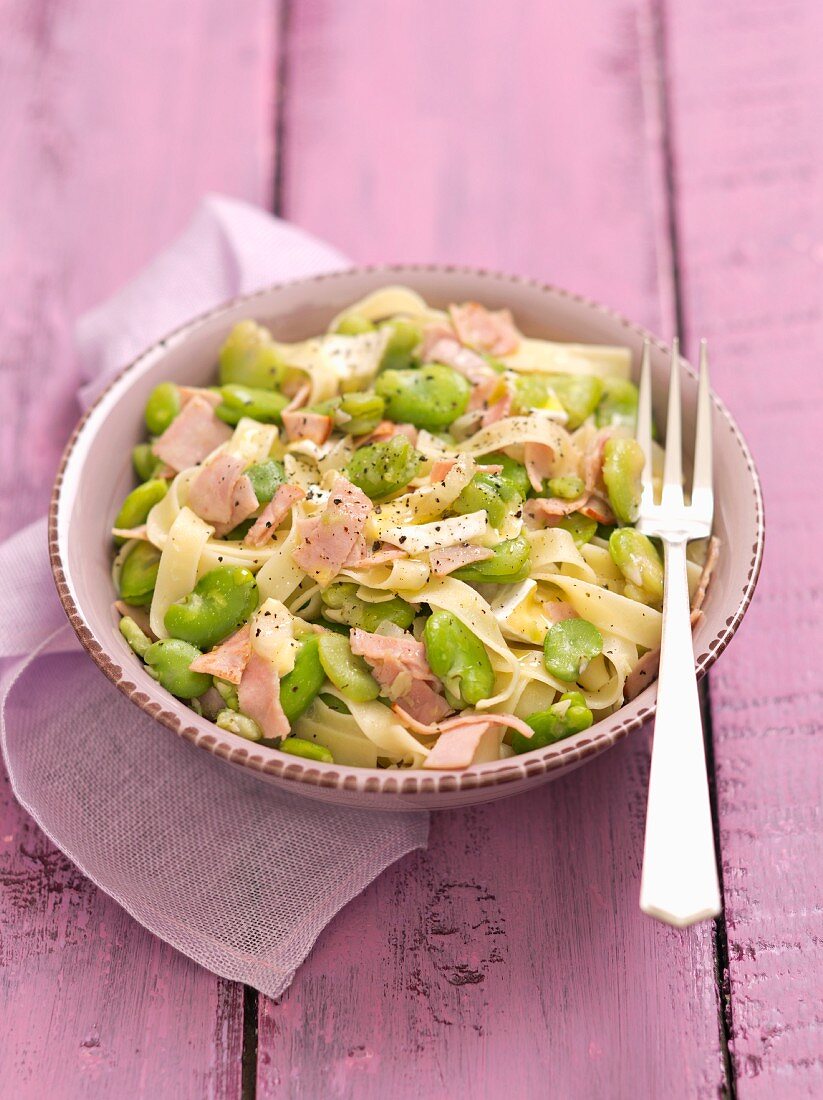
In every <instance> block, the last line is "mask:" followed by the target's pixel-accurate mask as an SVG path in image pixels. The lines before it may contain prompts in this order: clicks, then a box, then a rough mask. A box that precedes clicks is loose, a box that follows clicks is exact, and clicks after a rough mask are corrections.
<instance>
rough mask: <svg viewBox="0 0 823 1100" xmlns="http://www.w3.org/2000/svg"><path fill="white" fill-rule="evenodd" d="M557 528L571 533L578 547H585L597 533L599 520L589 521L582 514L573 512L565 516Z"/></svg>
mask: <svg viewBox="0 0 823 1100" xmlns="http://www.w3.org/2000/svg"><path fill="white" fill-rule="evenodd" d="M557 526H558V527H562V528H563V530H564V531H568V532H569V534H570V535H571V537H572V538H573V539H574V542H575V545H576V546H585V545H586V543H587V542H591V540H592V539H593V538H594V536H595V534H596V533H597V520H596V519H589V517H588V516H584V515H583V514H582V513H581V512H572V513H571V515H568V516H563V518H562V519H561V520H560V523H558V525H557Z"/></svg>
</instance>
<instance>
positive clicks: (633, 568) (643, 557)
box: [609, 527, 663, 607]
mask: <svg viewBox="0 0 823 1100" xmlns="http://www.w3.org/2000/svg"><path fill="white" fill-rule="evenodd" d="M609 553H610V554H611V556H612V561H613V562H614V564H615V565H616V566H617V568H618V569H619V570H620V572H621V573H622V574H623V576H624V577H625V578H626V584H625V587H624V592H625V595H627V596H628V597H629V598H630V599H634V600H639V601H640V602H641V603H646V604H651V605H652V606H658V607H659V606H660V604H661V603H662V601H663V563H662V561H661V560H660V555H659V554H658V553H657V550H656V549H655V548H654V544H653V543H652V542H651V540H650V539H648V538H647V537H646V536H645V535H642V534H641V533H640V532H639V531H636V530H635V528H634V527H618V528H617V529H616V530H615V531H613V532H612V535H611V538H610V539H609Z"/></svg>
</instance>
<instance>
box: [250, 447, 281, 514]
mask: <svg viewBox="0 0 823 1100" xmlns="http://www.w3.org/2000/svg"><path fill="white" fill-rule="evenodd" d="M246 477H247V478H248V479H249V481H250V482H251V487H252V489H254V495H255V496H256V497H257V499H258V501H259V502H260V504H268V503H269V501H270V500H271V498H272V497H273V496H274V494H275V493H276V492H277V490H278V489H279V488H280V486H281V485H284V484H285V481H286V471H285V469H284V468H283V463H282V462H278V460H277V459H276V458H270V459H268V460H267V461H266V462H255V463H254V465H253V466H249V467H248V469H247V470H246Z"/></svg>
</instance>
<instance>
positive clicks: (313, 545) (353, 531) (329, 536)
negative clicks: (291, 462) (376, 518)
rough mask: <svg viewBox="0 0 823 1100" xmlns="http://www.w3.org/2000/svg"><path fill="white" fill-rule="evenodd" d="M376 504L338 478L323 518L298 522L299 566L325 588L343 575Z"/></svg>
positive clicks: (297, 559)
mask: <svg viewBox="0 0 823 1100" xmlns="http://www.w3.org/2000/svg"><path fill="white" fill-rule="evenodd" d="M371 511H372V504H371V501H370V500H369V498H368V497H367V496H366V494H365V493H364V492H362V491H361V490H360V489H358V488H356V487H355V486H354V485H352V484H351V482H349V481H347V480H346V479H345V478H344V477H338V478H336V480H335V482H334V484H333V485H332V487H331V491H330V493H329V498H328V501H327V502H326V507H325V508H324V510H323V512H322V513H321V514H320V515H319V516H313V517H311V518H303V519H300V520H298V522H297V537H298V540H299V545H298V547H297V549H296V550H295V551H294V552H293V554H292V557H293V558H294V561H295V563H296V564H297V565H298V566H299V567H300V568H301V569H302V570H303V572H304V573H308V574H309V576H312V577H314V579H315V580H316V581H317V582H318V584H321V585H327V584H328V583H329V582H330V581H331V580H332V579H333V578H334V577H336V576H337V574H338V573H339V572H340V570H341V568H342V567H343V565H344V564H345V563H346V561H347V560H348V558H349V555H350V554H351V553H352V551H353V550H354V548H355V546H357V545H359V543H358V539H359V537H360V536H361V535H362V534H363V530H364V528H365V526H366V521H367V520H368V518H369V516H370V515H371Z"/></svg>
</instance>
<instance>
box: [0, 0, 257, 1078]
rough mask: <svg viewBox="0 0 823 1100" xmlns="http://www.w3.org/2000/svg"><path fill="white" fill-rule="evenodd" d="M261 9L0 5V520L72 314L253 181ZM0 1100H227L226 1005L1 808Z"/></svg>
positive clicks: (211, 981)
mask: <svg viewBox="0 0 823 1100" xmlns="http://www.w3.org/2000/svg"><path fill="white" fill-rule="evenodd" d="M275 8H276V5H275V4H271V3H269V2H268V0H236V2H235V3H233V4H231V5H226V4H223V3H222V2H221V0H188V2H187V3H185V4H182V5H179V6H178V8H177V9H176V11H175V12H174V14H172V13H171V12H170V11H169V9H168V7H167V5H164V4H162V3H160V2H157V0H153V2H150V0H146V2H143V3H141V4H119V3H118V4H111V3H107V2H106V0H83V2H80V3H74V4H59V5H55V4H51V3H45V2H38V3H30V2H28V0H9V2H8V3H5V4H3V5H2V6H0V102H2V103H3V104H4V109H3V110H2V112H0V240H1V241H2V248H0V298H1V299H2V302H3V310H2V315H0V341H2V347H3V368H4V380H5V381H4V393H5V395H6V398H7V399H8V397H9V396H10V395H11V394H12V393H13V394H14V395H15V405H14V409H13V411H10V410H9V409H8V408H7V409H6V413H5V415H4V417H3V418H2V421H0V457H2V461H0V525H1V526H2V530H3V531H4V532H9V531H11V530H13V529H15V528H16V527H17V526H19V525H20V524H21V523H23V522H25V521H27V520H28V519H30V518H33V517H34V516H35V515H37V514H39V513H41V512H42V511H43V510H44V507H45V504H46V501H47V499H48V492H49V487H50V484H51V480H52V476H53V471H54V469H55V466H56V462H57V457H58V455H59V452H60V450H61V449H62V447H63V444H64V441H65V438H66V435H67V432H68V429H69V428H70V426H71V424H72V423H73V421H74V420H75V419H76V417H77V415H78V410H77V406H76V405H75V403H74V399H73V394H74V389H75V386H76V383H77V376H76V372H75V366H74V363H73V359H72V353H71V325H72V321H73V318H74V317H75V316H76V315H77V314H78V313H79V312H80V311H82V310H83V309H84V308H86V307H87V306H88V305H90V304H91V303H93V302H94V301H95V300H97V299H98V298H100V297H101V296H103V295H105V294H107V293H110V292H111V291H112V290H114V289H115V288H116V287H117V286H118V285H119V284H120V283H121V282H123V281H124V280H125V279H126V278H128V277H129V276H130V275H131V274H132V272H134V271H135V270H136V269H137V268H138V267H139V266H140V265H141V264H142V263H143V262H144V261H145V260H146V259H147V258H148V257H149V256H151V254H152V253H153V252H155V251H156V250H157V249H158V247H160V246H162V245H163V244H165V243H166V242H167V241H168V240H169V239H170V238H171V237H172V236H173V235H174V234H175V233H176V232H178V231H179V230H180V229H181V228H182V227H183V225H184V224H185V223H186V221H187V220H188V218H189V216H190V215H191V213H192V211H193V209H194V207H195V205H196V204H197V202H198V201H199V199H200V197H201V195H202V194H203V193H204V192H206V191H209V190H216V189H220V190H224V191H228V192H229V193H233V194H237V195H240V196H241V197H246V198H249V199H253V200H263V201H265V199H266V197H267V195H268V193H269V189H270V186H271V169H272V152H273V151H272V135H273V130H274V127H273V119H272V104H273V91H272V88H273V82H274V66H273V63H272V58H273V55H274V45H275V21H276V10H275ZM0 942H2V953H0V1016H2V1019H3V1025H4V1039H3V1042H2V1043H0V1082H2V1085H0V1092H2V1094H3V1095H4V1096H9V1097H11V1096H14V1097H15V1098H26V1097H32V1098H36V1100H39V1098H40V1097H43V1096H49V1095H58V1094H59V1095H60V1096H61V1097H84V1098H86V1097H94V1096H103V1095H105V1096H129V1095H153V1094H154V1095H163V1096H175V1097H198V1098H199V1097H202V1096H206V1095H208V1096H220V1097H232V1096H238V1095H239V1093H240V1055H241V1046H242V1028H243V1011H242V996H243V994H242V989H241V988H240V987H238V986H236V985H233V984H231V983H227V982H222V981H219V980H217V979H216V978H214V977H213V976H212V975H210V974H208V973H207V972H206V971H204V970H202V969H200V968H199V967H197V966H195V965H194V964H192V963H189V962H188V961H187V960H185V959H184V958H183V957H182V956H181V955H179V954H177V953H176V952H174V951H173V950H171V949H170V948H168V947H166V946H165V945H164V944H162V943H160V941H158V940H156V939H154V938H153V937H152V936H150V935H149V934H148V933H146V932H144V931H143V930H142V929H141V928H140V927H139V926H138V925H137V924H135V922H134V921H132V919H131V918H130V917H128V916H127V915H126V914H125V913H124V912H123V911H122V910H121V909H120V908H119V907H118V906H117V905H115V904H114V903H113V902H111V901H109V900H108V899H107V898H106V897H105V896H104V895H102V894H101V893H100V892H99V891H97V890H96V889H94V888H93V887H92V886H90V884H89V883H88V882H87V881H86V880H85V879H83V877H82V876H81V875H80V874H79V872H77V871H76V869H75V868H74V867H73V866H72V865H71V864H70V863H69V862H68V861H67V860H65V859H64V858H63V857H62V856H61V855H60V854H59V853H58V852H56V851H55V849H54V848H52V846H51V845H50V844H49V843H48V842H47V841H46V839H45V838H44V837H43V835H42V834H41V833H40V832H39V830H38V829H37V828H36V826H35V825H34V824H33V822H31V821H30V820H29V818H27V817H26V815H25V814H24V813H23V812H22V811H21V810H20V809H19V808H18V807H17V805H16V804H15V803H14V801H13V799H12V797H11V794H10V791H9V789H8V785H7V783H5V781H4V783H3V786H2V790H1V791H0Z"/></svg>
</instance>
